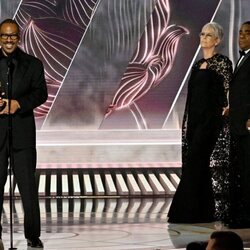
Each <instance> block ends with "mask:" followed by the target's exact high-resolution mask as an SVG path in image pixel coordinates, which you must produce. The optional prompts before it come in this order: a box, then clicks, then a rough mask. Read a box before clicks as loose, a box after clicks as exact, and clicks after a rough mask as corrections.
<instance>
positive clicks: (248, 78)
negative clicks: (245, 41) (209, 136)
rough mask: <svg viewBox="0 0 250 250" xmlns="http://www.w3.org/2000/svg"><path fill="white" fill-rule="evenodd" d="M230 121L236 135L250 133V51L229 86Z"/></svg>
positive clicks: (236, 70)
mask: <svg viewBox="0 0 250 250" xmlns="http://www.w3.org/2000/svg"><path fill="white" fill-rule="evenodd" d="M229 105H230V107H229V108H230V109H229V110H230V113H229V117H230V122H231V128H232V131H233V132H234V133H235V134H236V135H248V134H249V132H248V131H247V129H246V122H247V120H248V119H250V52H248V53H247V55H245V57H244V58H243V60H242V62H241V63H240V65H239V66H238V67H237V68H236V69H235V71H234V74H233V79H232V82H231V84H230V88H229Z"/></svg>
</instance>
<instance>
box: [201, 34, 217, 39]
mask: <svg viewBox="0 0 250 250" xmlns="http://www.w3.org/2000/svg"><path fill="white" fill-rule="evenodd" d="M200 37H204V38H208V39H210V38H212V37H214V34H211V33H205V32H201V33H200Z"/></svg>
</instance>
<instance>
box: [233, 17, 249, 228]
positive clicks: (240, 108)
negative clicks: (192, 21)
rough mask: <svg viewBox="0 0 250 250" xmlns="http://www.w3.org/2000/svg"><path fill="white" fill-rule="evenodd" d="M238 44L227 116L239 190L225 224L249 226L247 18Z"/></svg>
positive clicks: (240, 32) (239, 226)
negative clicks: (233, 147) (233, 143)
mask: <svg viewBox="0 0 250 250" xmlns="http://www.w3.org/2000/svg"><path fill="white" fill-rule="evenodd" d="M239 47H240V49H241V51H240V53H241V57H240V59H239V60H238V62H237V64H236V67H235V71H234V75H233V79H232V82H231V84H230V89H229V107H230V108H229V110H230V111H229V118H230V122H231V130H232V135H233V137H234V138H235V139H236V149H237V157H236V159H237V165H236V166H237V170H238V171H239V176H240V177H239V181H238V182H239V186H240V190H239V192H237V194H235V196H234V198H233V199H234V200H233V201H232V205H233V207H234V209H233V212H232V225H229V226H230V227H232V228H244V227H245V228H246V227H249V228H250V21H248V22H245V23H243V24H242V25H241V28H240V31H239ZM236 189H237V188H236V187H234V190H236ZM238 201H240V202H238ZM235 204H237V205H235Z"/></svg>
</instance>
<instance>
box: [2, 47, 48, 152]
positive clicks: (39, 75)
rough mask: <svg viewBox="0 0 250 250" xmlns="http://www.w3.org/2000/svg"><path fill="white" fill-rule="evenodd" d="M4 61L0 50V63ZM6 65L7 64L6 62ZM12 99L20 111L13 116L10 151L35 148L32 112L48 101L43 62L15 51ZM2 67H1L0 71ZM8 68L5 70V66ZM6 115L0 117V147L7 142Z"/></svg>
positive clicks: (3, 75) (20, 51)
mask: <svg viewBox="0 0 250 250" xmlns="http://www.w3.org/2000/svg"><path fill="white" fill-rule="evenodd" d="M2 60H5V61H6V58H5V57H4V56H3V54H2V51H0V63H1V64H2V63H4V62H3V61H2ZM5 64H6V65H7V63H6V62H5ZM12 65H13V66H12V67H13V70H11V71H13V72H11V75H12V83H11V84H12V98H11V99H14V100H17V101H18V102H19V105H20V109H19V110H18V111H17V112H16V113H15V114H13V115H11V116H12V138H13V141H12V143H13V148H14V149H21V148H28V147H35V144H36V128H35V119H34V114H33V109H34V108H36V107H38V106H39V105H41V104H42V103H44V102H45V101H46V99H47V96H48V94H47V87H46V82H45V77H44V68H43V64H42V62H41V61H40V60H39V59H37V58H35V57H33V56H31V55H28V54H26V53H25V52H23V51H22V50H21V49H19V48H17V49H16V50H15V52H14V53H13V57H12ZM2 68H3V67H1V69H2ZM7 69H8V67H7ZM6 75H7V74H6V72H2V70H1V71H0V81H1V83H2V84H3V83H4V82H5V81H6ZM7 131H8V115H0V147H2V145H3V144H4V143H5V142H6V137H7Z"/></svg>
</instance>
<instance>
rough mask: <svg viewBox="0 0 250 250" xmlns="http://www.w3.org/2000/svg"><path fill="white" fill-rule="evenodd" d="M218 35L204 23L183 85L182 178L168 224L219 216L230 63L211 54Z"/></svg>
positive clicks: (226, 161) (226, 147)
mask: <svg viewBox="0 0 250 250" xmlns="http://www.w3.org/2000/svg"><path fill="white" fill-rule="evenodd" d="M222 36H223V30H222V28H221V26H220V25H218V24H217V23H214V22H212V23H208V24H206V25H205V26H204V27H203V28H202V31H201V33H200V45H201V48H202V52H203V59H201V60H199V61H197V62H196V63H195V64H194V66H193V68H192V72H191V76H190V79H189V83H188V96H187V102H186V108H185V112H184V119H183V128H182V176H181V181H180V184H179V186H178V188H177V191H176V193H175V196H174V198H173V201H172V204H171V207H170V211H169V214H168V216H169V220H168V222H171V223H206V222H212V221H215V220H218V219H219V220H223V218H221V217H223V216H225V214H224V212H223V211H222V210H223V209H225V210H226V208H225V207H223V204H222V203H223V201H222V200H223V198H222V196H223V194H222V193H223V192H225V190H224V187H223V185H224V184H225V181H226V180H227V170H226V175H224V174H223V172H225V168H227V167H228V164H229V140H227V137H225V135H226V136H228V129H227V128H226V126H224V124H225V121H224V119H226V118H224V114H225V112H226V111H227V106H228V102H227V91H228V88H229V82H230V80H231V76H232V63H231V61H230V60H229V59H228V58H227V57H226V56H224V55H221V54H218V53H217V52H216V47H217V45H218V44H219V43H220V41H221V39H222ZM221 175H224V176H221ZM221 178H224V180H222V181H221ZM224 186H227V185H226V184H225V185H224ZM216 189H219V190H216ZM221 189H223V190H221ZM217 193H218V194H217ZM216 195H219V197H216ZM224 198H225V199H226V197H224ZM216 199H217V200H216ZM224 205H225V204H224ZM216 213H217V214H216ZM218 213H222V214H224V215H222V214H218ZM218 217H219V218H218Z"/></svg>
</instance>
